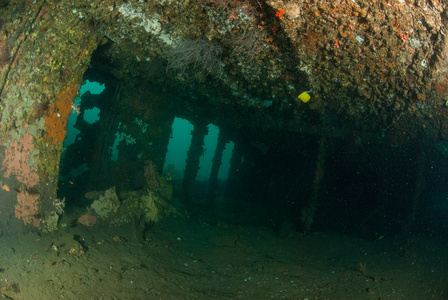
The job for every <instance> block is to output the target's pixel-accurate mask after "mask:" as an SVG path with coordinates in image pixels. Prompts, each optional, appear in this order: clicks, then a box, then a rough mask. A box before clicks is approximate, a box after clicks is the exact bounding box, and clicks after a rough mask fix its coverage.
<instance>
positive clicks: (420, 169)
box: [406, 142, 426, 234]
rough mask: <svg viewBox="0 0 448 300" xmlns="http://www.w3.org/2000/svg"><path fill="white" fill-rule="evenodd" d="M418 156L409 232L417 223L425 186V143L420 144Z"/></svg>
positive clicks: (407, 225)
mask: <svg viewBox="0 0 448 300" xmlns="http://www.w3.org/2000/svg"><path fill="white" fill-rule="evenodd" d="M418 147H419V148H418V157H417V177H416V179H415V189H414V194H413V195H412V204H411V212H410V215H409V217H408V221H407V224H406V231H407V234H409V233H410V231H411V230H412V227H413V225H414V223H415V215H416V214H417V210H418V206H419V201H420V196H421V194H422V190H423V188H424V186H425V176H424V173H425V166H426V151H425V150H426V149H425V143H424V142H420V143H419V145H418Z"/></svg>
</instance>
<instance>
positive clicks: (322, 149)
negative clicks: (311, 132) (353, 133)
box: [300, 136, 327, 234]
mask: <svg viewBox="0 0 448 300" xmlns="http://www.w3.org/2000/svg"><path fill="white" fill-rule="evenodd" d="M326 142H327V139H326V137H324V136H321V137H320V140H319V150H318V154H317V162H316V172H315V174H314V182H313V188H312V191H311V200H310V202H309V203H308V206H307V207H306V208H304V209H303V211H302V213H301V216H300V218H301V220H302V222H303V227H304V230H303V232H304V234H307V233H308V232H309V231H310V228H311V225H312V224H313V222H314V215H315V214H316V210H317V206H318V204H319V192H320V187H321V183H322V178H323V177H324V171H325V169H324V167H325V158H326V156H327V151H326V149H327V148H326V144H327V143H326Z"/></svg>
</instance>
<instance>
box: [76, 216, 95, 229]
mask: <svg viewBox="0 0 448 300" xmlns="http://www.w3.org/2000/svg"><path fill="white" fill-rule="evenodd" d="M78 223H79V224H82V225H84V226H93V225H95V223H96V217H95V216H93V215H92V214H91V213H85V214H83V215H82V216H80V217H79V218H78Z"/></svg>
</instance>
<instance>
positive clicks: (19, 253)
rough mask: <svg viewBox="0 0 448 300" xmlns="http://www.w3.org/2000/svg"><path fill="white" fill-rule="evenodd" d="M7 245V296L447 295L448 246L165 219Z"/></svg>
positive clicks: (2, 251)
mask: <svg viewBox="0 0 448 300" xmlns="http://www.w3.org/2000/svg"><path fill="white" fill-rule="evenodd" d="M140 234H141V232H139V230H136V229H135V228H133V227H132V226H130V225H129V226H124V227H108V228H107V227H101V226H96V227H84V226H81V225H78V226H74V227H70V226H68V227H65V228H61V230H60V231H59V232H57V233H54V234H47V235H41V236H39V235H37V234H35V233H28V234H24V235H19V236H9V237H2V238H1V239H0V279H1V281H0V288H1V294H2V296H3V298H6V299H26V300H31V299H420V300H421V299H447V295H448V293H447V291H448V273H447V272H446V270H447V269H448V268H447V267H448V262H447V259H448V256H447V253H448V245H447V243H446V241H436V240H427V239H421V238H414V239H407V240H404V239H403V240H399V239H388V238H383V239H381V240H377V241H366V240H362V239H359V238H356V237H349V236H343V235H338V234H330V233H314V234H310V235H308V236H301V235H300V234H298V233H291V234H289V235H288V236H282V237H281V236H279V235H278V234H276V233H274V232H273V231H272V230H271V229H269V228H265V227H248V226H229V225H226V224H220V225H218V226H212V225H209V224H206V223H202V222H199V221H194V220H192V219H190V218H186V217H167V218H165V219H164V220H163V221H161V222H160V223H159V224H157V225H155V226H154V227H153V228H151V229H150V230H149V231H147V232H146V233H145V234H144V237H143V238H142V236H141V235H140Z"/></svg>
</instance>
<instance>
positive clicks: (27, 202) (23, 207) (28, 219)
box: [14, 192, 40, 227]
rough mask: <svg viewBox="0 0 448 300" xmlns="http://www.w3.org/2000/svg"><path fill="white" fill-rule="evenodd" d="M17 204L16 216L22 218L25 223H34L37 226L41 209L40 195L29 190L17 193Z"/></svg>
mask: <svg viewBox="0 0 448 300" xmlns="http://www.w3.org/2000/svg"><path fill="white" fill-rule="evenodd" d="M17 202H18V203H17V205H16V207H15V211H14V214H15V216H16V218H19V219H22V220H23V223H25V225H28V224H32V225H33V226H35V227H37V226H39V224H40V220H39V218H38V217H37V215H38V211H39V206H38V205H39V195H38V194H30V193H28V192H21V193H17Z"/></svg>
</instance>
